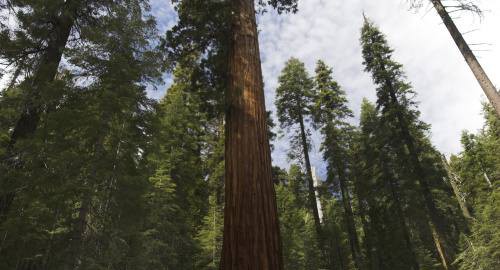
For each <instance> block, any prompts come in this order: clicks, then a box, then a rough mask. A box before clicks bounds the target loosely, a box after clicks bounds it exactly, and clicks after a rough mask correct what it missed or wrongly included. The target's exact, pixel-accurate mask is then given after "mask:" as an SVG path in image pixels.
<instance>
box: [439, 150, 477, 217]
mask: <svg viewBox="0 0 500 270" xmlns="http://www.w3.org/2000/svg"><path fill="white" fill-rule="evenodd" d="M441 160H442V161H443V166H444V168H445V170H446V172H447V174H448V178H449V179H450V184H451V188H452V189H453V193H454V194H455V197H456V198H457V201H458V204H459V205H460V209H461V210H462V214H463V215H464V217H465V218H467V219H469V220H470V219H472V215H471V213H470V211H469V208H468V207H467V202H466V201H465V198H463V197H462V195H461V194H460V188H459V187H458V182H459V181H458V179H457V176H456V175H455V174H454V173H453V172H452V171H451V168H450V165H449V164H448V161H447V160H446V157H445V156H444V155H441Z"/></svg>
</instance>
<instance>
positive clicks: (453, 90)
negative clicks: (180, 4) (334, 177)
mask: <svg viewBox="0 0 500 270" xmlns="http://www.w3.org/2000/svg"><path fill="white" fill-rule="evenodd" d="M299 2H300V4H299V12H298V13H297V14H287V15H281V16H278V15H277V14H276V13H275V12H269V13H266V14H264V15H262V16H259V19H258V20H259V31H260V47H261V58H262V67H263V75H264V81H265V91H266V106H267V108H268V109H271V110H275V106H274V97H275V91H274V90H275V89H276V87H277V78H278V76H279V74H280V71H281V69H282V68H283V65H284V63H285V61H286V60H288V59H289V58H290V57H292V56H293V57H297V58H299V59H301V60H302V61H303V62H305V64H306V67H307V68H308V70H309V72H310V73H311V75H312V72H313V70H314V64H315V62H316V61H317V60H318V59H323V60H324V61H325V62H326V63H328V64H329V65H330V66H332V67H333V69H334V76H335V79H336V80H337V81H338V82H339V83H340V84H341V85H342V87H343V88H344V90H345V91H346V93H347V95H348V98H349V101H350V106H351V108H352V109H353V110H354V111H355V113H356V115H358V114H359V110H360V104H361V100H362V98H363V97H367V98H369V99H370V100H372V101H374V100H375V87H374V86H373V84H372V82H371V78H370V75H369V74H367V73H365V72H363V65H362V58H361V48H360V45H359V34H360V28H361V25H362V22H363V19H362V12H365V13H366V15H367V16H369V17H370V18H371V19H372V20H373V21H374V22H375V23H376V24H377V25H378V26H379V27H380V29H381V30H382V31H383V32H384V33H385V34H386V35H387V39H388V41H389V43H390V45H391V46H392V47H393V48H394V49H395V53H394V58H395V60H397V61H398V62H400V63H402V64H403V65H404V68H405V70H406V74H407V76H408V80H409V81H411V82H412V84H413V86H414V88H415V91H416V92H417V93H418V96H417V101H419V103H420V107H419V108H420V111H421V112H422V119H423V120H424V121H425V122H427V123H429V124H431V125H432V130H431V132H432V134H431V139H432V142H433V143H434V144H435V145H436V146H437V147H438V149H439V150H440V151H442V152H444V153H446V154H451V153H458V152H459V151H460V150H461V146H460V135H461V132H462V131H463V130H470V131H475V130H477V129H479V128H480V127H481V125H482V122H483V121H482V117H481V101H484V100H485V98H484V97H483V94H482V90H481V88H480V87H479V85H478V84H477V82H476V81H475V79H474V77H473V76H472V74H471V72H470V70H469V69H468V67H467V65H466V64H465V62H464V60H463V58H462V56H461V55H460V53H459V52H458V50H457V48H456V47H455V44H454V43H453V41H452V39H451V38H450V36H449V34H448V32H447V31H446V28H445V27H444V26H443V25H442V23H441V22H440V19H439V17H438V16H437V14H436V13H435V11H434V10H432V9H431V8H429V7H424V8H423V9H422V10H421V11H419V12H415V11H410V10H409V4H408V2H407V1H406V0H400V1H393V0H380V1H373V0H349V1H341V0H300V1H299ZM479 3H480V6H481V7H482V8H483V9H484V10H485V11H486V13H485V16H484V18H483V20H482V21H480V20H479V19H478V18H477V17H473V16H470V15H469V14H462V15H461V17H460V18H457V22H458V24H459V27H460V29H461V30H462V31H463V32H467V31H469V30H473V29H478V30H477V31H474V32H471V33H470V34H467V35H466V38H467V40H468V41H469V42H471V43H490V44H492V45H491V46H481V47H477V49H481V50H482V49H488V51H478V52H477V54H478V56H479V59H480V61H481V63H482V65H483V66H484V67H485V69H486V71H487V72H488V74H489V75H490V76H491V78H492V79H493V81H496V82H497V83H498V84H500V82H499V81H498V80H499V78H500V63H499V60H498V59H500V35H497V34H496V33H497V32H498V26H499V25H500V1H479ZM152 10H153V14H154V15H155V16H156V17H157V18H158V21H159V28H160V30H161V31H165V30H166V29H168V28H170V27H171V26H172V25H173V24H174V23H175V22H176V20H177V17H176V15H175V12H174V11H173V8H172V6H171V4H170V1H166V0H153V1H152ZM495 79H496V80H495ZM161 94H162V92H161V91H160V92H156V93H155V94H154V95H155V97H159V96H161ZM354 121H357V120H356V119H355V120H354ZM313 140H314V144H315V146H314V149H313V153H312V163H313V164H314V165H315V166H316V167H319V168H320V171H322V172H324V163H323V162H322V159H321V155H320V154H319V153H318V151H319V143H320V140H319V136H318V135H317V134H315V135H314V139H313ZM288 148H289V146H288V142H287V139H286V137H285V138H283V139H280V140H279V141H278V142H277V143H276V149H275V151H274V153H273V160H274V162H275V163H276V164H277V165H279V166H282V167H285V168H286V167H288V165H289V164H288V163H289V162H288V161H287V159H286V152H287V150H288Z"/></svg>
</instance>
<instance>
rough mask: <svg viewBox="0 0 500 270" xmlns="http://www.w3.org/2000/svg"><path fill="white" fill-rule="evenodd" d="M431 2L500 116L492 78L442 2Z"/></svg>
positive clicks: (497, 96)
mask: <svg viewBox="0 0 500 270" xmlns="http://www.w3.org/2000/svg"><path fill="white" fill-rule="evenodd" d="M431 2H432V4H433V5H434V8H435V9H436V11H437V12H438V14H439V16H440V17H441V19H442V20H443V23H444V25H445V26H446V28H447V29H448V31H449V32H450V35H451V37H452V38H453V40H454V41H455V44H457V47H458V49H459V50H460V52H461V53H462V55H463V57H464V58H465V61H466V62H467V64H468V65H469V67H470V69H471V70H472V73H474V76H475V77H476V79H477V81H478V83H479V85H480V86H481V88H483V91H484V93H485V94H486V97H488V100H489V101H490V103H491V105H493V108H495V111H496V113H497V115H498V116H500V93H498V91H497V89H496V88H495V86H494V85H493V83H492V82H491V80H490V78H489V77H488V75H487V74H486V72H485V71H484V69H483V68H482V67H481V64H479V61H477V58H476V56H475V55H474V53H473V52H472V50H471V49H470V47H469V45H468V44H467V42H466V41H465V39H464V37H463V36H462V33H460V31H459V30H458V28H457V26H456V25H455V23H454V22H453V19H452V18H451V17H450V15H449V14H448V12H447V11H446V9H445V7H444V6H443V3H442V2H441V0H431Z"/></svg>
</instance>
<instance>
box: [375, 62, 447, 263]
mask: <svg viewBox="0 0 500 270" xmlns="http://www.w3.org/2000/svg"><path fill="white" fill-rule="evenodd" d="M384 69H385V68H384ZM386 84H387V86H388V87H389V94H390V98H391V102H392V104H393V105H394V106H396V107H399V106H400V105H399V101H398V99H397V97H396V92H395V89H394V86H393V84H392V82H391V81H390V80H389V79H387V80H386ZM396 118H397V121H398V125H399V128H400V130H401V135H402V137H403V143H404V144H405V145H406V147H407V148H408V152H409V158H410V161H411V165H412V166H413V168H412V169H413V173H415V175H416V176H417V181H418V183H419V185H420V193H421V195H422V197H423V200H424V204H425V207H426V209H427V215H428V216H429V219H430V222H431V224H430V229H431V233H432V235H433V237H434V238H435V243H436V251H437V252H438V254H439V256H440V258H441V259H442V264H443V267H444V268H445V269H453V267H452V265H451V263H452V262H453V256H454V255H453V252H452V251H451V248H450V247H449V243H447V239H446V237H445V236H446V234H445V228H444V224H443V222H442V221H441V220H442V218H441V216H440V215H439V212H438V209H437V207H436V203H435V202H434V198H433V197H432V192H431V188H430V186H429V182H428V180H427V174H426V173H425V170H424V168H423V167H422V163H421V162H420V159H419V156H420V151H419V149H417V147H416V143H415V139H414V138H413V136H412V135H411V134H410V129H409V126H408V123H407V122H406V120H405V119H404V116H403V115H402V113H401V111H397V112H396ZM437 243H439V244H437Z"/></svg>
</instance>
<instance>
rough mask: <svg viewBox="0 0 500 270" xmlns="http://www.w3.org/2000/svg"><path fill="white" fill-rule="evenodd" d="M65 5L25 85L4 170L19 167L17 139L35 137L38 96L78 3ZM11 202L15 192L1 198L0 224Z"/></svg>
mask: <svg viewBox="0 0 500 270" xmlns="http://www.w3.org/2000/svg"><path fill="white" fill-rule="evenodd" d="M64 5H65V6H64V7H63V10H62V12H61V15H60V16H59V17H57V16H56V15H54V17H56V19H55V22H54V23H55V25H54V30H53V31H52V33H51V35H50V37H49V39H48V43H47V48H46V49H45V52H44V54H43V55H42V57H41V59H40V62H39V64H38V66H37V68H36V70H35V72H34V75H33V77H32V78H30V79H29V81H30V84H29V85H26V87H27V90H28V94H27V96H28V99H27V100H26V101H25V104H24V109H23V111H22V112H21V116H20V117H19V119H18V120H17V122H16V125H15V126H14V130H13V131H12V134H11V136H10V140H9V143H8V145H7V151H6V157H7V158H6V163H7V164H6V166H7V167H14V166H16V164H18V163H19V161H17V160H15V158H14V156H15V149H14V146H15V144H16V143H17V141H18V140H19V139H25V138H28V137H29V136H31V135H33V133H35V130H36V128H37V126H38V122H39V121H40V115H41V113H42V110H43V105H42V104H41V101H40V98H41V96H42V95H41V92H42V91H45V88H46V87H47V85H48V84H49V83H50V82H52V81H53V80H54V78H55V76H56V73H57V69H58V67H59V63H60V62H61V58H62V55H63V51H64V48H65V47H66V43H67V42H68V39H69V35H70V33H71V29H72V28H73V25H74V23H75V20H76V12H77V11H78V8H79V2H78V1H76V0H68V1H66V3H65V4H64ZM5 181H6V182H7V185H9V183H10V182H13V181H14V179H6V180H5ZM14 198H15V192H14V191H9V192H7V193H4V194H1V195H0V224H2V223H3V222H4V221H5V219H6V217H7V214H8V212H9V211H10V207H11V205H12V202H13V201H14Z"/></svg>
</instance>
